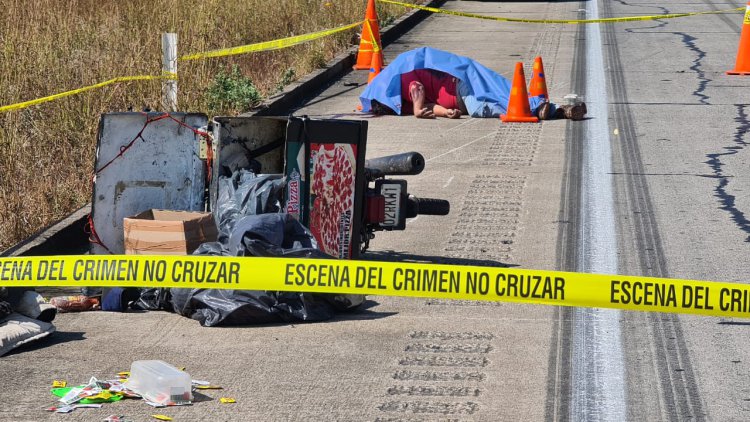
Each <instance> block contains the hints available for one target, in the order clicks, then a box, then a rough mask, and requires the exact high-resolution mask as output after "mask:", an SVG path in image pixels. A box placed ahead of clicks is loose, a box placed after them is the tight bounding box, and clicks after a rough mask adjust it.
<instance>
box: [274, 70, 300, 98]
mask: <svg viewBox="0 0 750 422" xmlns="http://www.w3.org/2000/svg"><path fill="white" fill-rule="evenodd" d="M295 79H297V72H295V71H294V68H293V67H290V68H289V69H287V70H286V72H284V74H283V75H281V80H280V81H279V82H278V83H277V84H276V91H275V92H277V93H278V92H281V91H283V90H284V87H285V86H287V85H289V84H290V83H292V82H294V80H295Z"/></svg>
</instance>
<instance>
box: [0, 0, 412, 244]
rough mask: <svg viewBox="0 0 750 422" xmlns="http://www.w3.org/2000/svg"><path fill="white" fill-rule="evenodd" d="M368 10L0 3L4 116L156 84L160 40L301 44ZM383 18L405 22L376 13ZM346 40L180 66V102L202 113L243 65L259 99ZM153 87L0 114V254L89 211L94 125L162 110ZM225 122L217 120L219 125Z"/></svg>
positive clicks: (359, 3) (329, 2)
mask: <svg viewBox="0 0 750 422" xmlns="http://www.w3.org/2000/svg"><path fill="white" fill-rule="evenodd" d="M365 3H366V2H365V0H223V1H219V0H129V1H117V0H97V1H93V0H69V1H49V0H23V1H21V0H4V1H3V5H4V7H3V13H2V14H0V46H2V47H1V48H2V50H0V54H1V56H0V57H2V60H0V86H1V87H2V89H0V105H6V104H12V103H15V102H19V101H25V100H29V99H34V98H38V97H42V96H46V95H50V94H53V93H56V92H60V91H65V90H69V89H75V88H78V87H81V86H85V85H89V84H93V83H96V82H100V81H104V80H107V79H110V78H112V77H116V76H126V75H141V74H149V75H158V74H159V73H160V72H161V46H160V42H161V41H160V34H161V33H162V32H176V33H177V34H178V37H179V42H178V46H179V48H178V53H179V54H187V53H193V52H198V51H206V50H211V49H216V48H223V47H232V46H237V45H243V44H249V43H253V42H259V41H266V40H272V39H276V38H282V37H287V36H291V35H299V34H303V33H307V32H313V31H317V30H321V29H326V28H333V27H336V26H339V25H344V24H349V23H353V22H355V21H357V20H360V19H362V17H363V16H364V5H365ZM378 7H379V9H378V13H379V16H380V19H381V22H383V20H387V19H389V18H390V17H393V16H396V15H398V14H402V13H404V12H405V10H404V9H403V8H400V7H397V6H390V7H383V6H378ZM352 35H353V32H351V31H350V32H348V33H343V34H339V35H336V36H332V37H328V38H325V39H323V40H319V41H313V42H311V43H307V44H303V45H300V46H296V47H292V48H288V49H285V50H279V51H274V52H261V53H255V54H249V55H243V56H235V57H233V58H216V59H208V60H198V61H190V62H180V64H179V75H180V82H179V97H178V100H179V103H180V109H181V110H185V111H203V112H207V108H206V101H207V100H206V96H205V91H206V88H207V86H209V84H210V82H211V80H212V79H213V77H214V75H216V74H217V73H218V72H219V71H220V70H221V69H228V68H229V67H230V66H232V65H235V64H236V65H238V66H239V67H240V69H242V71H243V73H244V74H245V75H247V76H248V77H250V78H251V79H252V80H253V81H254V83H255V84H256V85H257V86H258V87H259V88H260V89H261V91H262V92H269V91H270V90H273V89H274V88H275V87H276V85H277V84H278V83H279V81H280V80H281V78H282V75H283V74H284V72H285V71H286V70H287V69H289V68H293V69H294V70H295V73H296V74H297V75H304V74H306V73H308V72H310V71H311V70H313V68H314V67H315V66H317V65H318V64H319V63H320V62H321V60H329V59H331V58H332V57H333V56H334V55H335V54H336V53H338V52H339V51H341V50H342V49H345V48H348V47H349V46H350V42H351V38H352ZM160 96H161V85H160V82H158V81H156V82H151V81H148V82H131V83H123V84H119V85H113V86H109V87H107V88H104V89H99V90H96V91H92V92H89V93H84V94H81V95H78V96H74V97H68V98H66V99H62V100H57V101H54V102H51V103H47V104H44V105H39V106H34V107H30V108H27V109H24V110H21V111H12V112H6V113H3V114H0V250H3V249H4V248H6V247H8V246H10V245H12V244H13V243H15V242H17V241H19V240H20V239H22V238H24V237H26V236H28V235H29V234H31V233H33V232H35V231H37V230H39V229H40V228H42V227H44V226H46V225H48V224H49V223H50V222H52V221H54V220H57V219H59V218H61V217H63V216H65V215H67V214H68V213H70V212H71V211H72V210H74V209H76V208H78V207H80V206H82V205H83V204H85V203H87V202H89V200H90V195H91V191H90V174H91V171H92V167H93V161H94V149H95V143H96V128H97V124H98V119H99V115H100V114H101V113H105V112H110V111H124V110H127V109H128V108H129V107H132V108H133V109H135V110H140V109H142V108H144V107H146V106H148V107H151V108H154V109H158V108H159V102H160ZM226 112H229V111H228V110H224V111H222V113H221V114H223V113H226Z"/></svg>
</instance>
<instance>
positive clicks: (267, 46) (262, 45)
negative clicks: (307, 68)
mask: <svg viewBox="0 0 750 422" xmlns="http://www.w3.org/2000/svg"><path fill="white" fill-rule="evenodd" d="M359 25H362V21H359V22H355V23H352V24H349V25H344V26H340V27H338V28H333V29H325V30H323V31H318V32H312V33H309V34H303V35H296V36H293V37H287V38H281V39H278V40H273V41H264V42H259V43H255V44H248V45H242V46H239V47H231V48H222V49H219V50H211V51H205V52H202V53H195V54H188V55H185V56H182V57H180V58H179V59H178V60H197V59H207V58H209V57H224V56H233V55H236V54H245V53H255V52H258V51H269V50H279V49H282V48H287V47H291V46H294V45H297V44H302V43H306V42H308V41H312V40H317V39H318V38H323V37H327V36H329V35H333V34H335V33H338V32H343V31H347V30H349V29H352V28H355V27H357V26H359Z"/></svg>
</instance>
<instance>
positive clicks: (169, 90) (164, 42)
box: [161, 32, 177, 112]
mask: <svg viewBox="0 0 750 422" xmlns="http://www.w3.org/2000/svg"><path fill="white" fill-rule="evenodd" d="M161 52H162V56H161V57H162V59H161V60H162V72H163V73H164V74H167V73H171V74H175V75H176V74H177V34H175V33H172V32H164V33H162V34H161ZM161 93H162V100H161V102H162V104H161V105H162V109H163V110H164V111H169V112H171V111H177V79H163V80H162V85H161Z"/></svg>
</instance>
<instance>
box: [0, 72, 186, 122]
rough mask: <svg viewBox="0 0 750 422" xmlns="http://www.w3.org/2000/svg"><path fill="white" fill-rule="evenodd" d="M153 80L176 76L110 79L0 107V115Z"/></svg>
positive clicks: (174, 76)
mask: <svg viewBox="0 0 750 422" xmlns="http://www.w3.org/2000/svg"><path fill="white" fill-rule="evenodd" d="M154 79H177V75H176V74H174V73H166V74H164V75H159V76H153V75H138V76H120V77H118V78H112V79H110V80H107V81H104V82H99V83H96V84H93V85H89V86H84V87H83V88H77V89H72V90H70V91H65V92H60V93H58V94H54V95H49V96H47V97H42V98H37V99H35V100H29V101H24V102H21V103H16V104H10V105H6V106H2V107H0V113H2V112H5V111H11V110H20V109H22V108H26V107H31V106H33V105H37V104H41V103H46V102H48V101H54V100H58V99H60V98H65V97H70V96H71V95H76V94H80V93H82V92H86V91H90V90H92V89H97V88H103V87H105V86H107V85H112V84H116V83H121V82H132V81H150V80H154Z"/></svg>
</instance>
